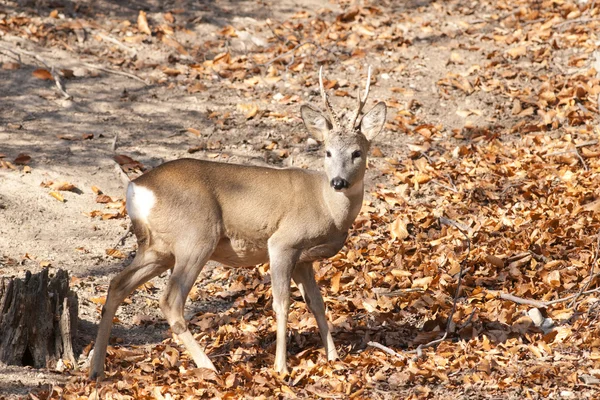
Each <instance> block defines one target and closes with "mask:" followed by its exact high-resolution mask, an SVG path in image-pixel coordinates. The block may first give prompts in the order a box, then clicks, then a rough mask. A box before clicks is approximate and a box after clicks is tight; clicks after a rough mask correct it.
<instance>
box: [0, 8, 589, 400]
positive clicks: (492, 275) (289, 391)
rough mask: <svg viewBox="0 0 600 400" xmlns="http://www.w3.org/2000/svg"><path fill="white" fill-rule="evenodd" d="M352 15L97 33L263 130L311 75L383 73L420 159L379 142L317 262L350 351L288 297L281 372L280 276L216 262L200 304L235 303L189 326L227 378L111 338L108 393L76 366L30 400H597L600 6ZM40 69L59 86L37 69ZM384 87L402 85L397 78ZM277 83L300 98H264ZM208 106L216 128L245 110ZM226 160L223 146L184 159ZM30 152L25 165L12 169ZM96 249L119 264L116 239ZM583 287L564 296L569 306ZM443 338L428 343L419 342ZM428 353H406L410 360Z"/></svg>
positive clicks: (200, 288) (66, 27)
mask: <svg viewBox="0 0 600 400" xmlns="http://www.w3.org/2000/svg"><path fill="white" fill-rule="evenodd" d="M340 4H341V6H342V10H343V11H342V12H340V13H338V12H334V11H332V10H331V9H329V8H328V7H327V6H326V7H324V8H322V9H319V10H314V11H299V12H297V13H296V14H295V15H293V16H292V17H291V18H289V19H288V20H285V21H274V20H271V21H268V22H264V23H259V24H258V25H257V26H254V27H253V28H252V33H250V32H249V30H251V29H250V27H247V28H248V29H246V27H242V26H236V27H234V26H226V27H224V28H222V29H221V30H219V31H218V32H217V34H216V36H215V37H214V38H210V39H206V40H204V41H197V42H186V41H183V40H181V37H183V35H184V34H185V32H186V29H187V28H186V25H185V23H186V22H185V21H184V20H183V19H182V18H180V17H179V13H178V12H176V10H170V12H166V13H162V14H161V15H152V16H149V15H148V14H146V13H145V12H144V11H139V14H138V17H137V20H135V21H133V20H132V21H128V20H123V21H112V23H115V22H116V23H117V24H118V25H113V28H114V26H118V28H114V29H113V28H111V29H106V31H107V32H112V33H118V35H117V37H116V39H115V40H116V41H117V43H118V44H115V43H113V42H112V41H107V42H104V41H102V43H103V45H104V46H109V45H108V44H107V43H109V44H110V43H112V44H115V46H116V47H110V50H107V47H104V50H102V51H105V52H106V54H107V61H108V62H109V63H110V64H112V65H113V66H114V67H118V68H120V69H123V70H127V69H129V70H131V71H132V72H131V73H133V72H135V73H136V74H139V75H140V76H142V77H143V79H144V80H147V81H148V82H151V83H153V84H157V85H164V86H166V87H174V85H179V86H184V87H186V90H187V91H188V92H189V93H198V92H199V93H202V92H203V91H205V90H207V89H206V87H205V86H204V84H203V83H201V82H211V81H213V80H214V79H215V77H216V79H218V80H219V84H220V85H223V86H224V87H228V88H233V89H236V90H240V92H241V93H245V97H246V98H245V99H244V100H243V101H242V102H240V103H239V105H238V107H237V108H236V109H235V111H234V112H236V113H239V114H241V115H242V116H243V118H244V120H247V121H252V122H256V120H259V121H260V120H261V119H273V120H276V121H280V123H290V121H293V120H294V116H293V115H289V114H287V113H286V112H283V113H282V112H280V111H277V112H275V111H271V110H269V108H270V104H271V103H272V102H278V103H281V104H286V105H291V106H292V107H295V108H297V103H300V102H302V101H303V100H306V99H303V98H301V97H299V96H298V95H297V94H296V93H298V94H299V93H300V92H301V91H305V90H312V89H313V88H314V87H315V86H316V80H315V77H314V71H315V70H317V69H318V66H320V65H322V64H325V65H328V64H332V67H331V68H337V67H339V66H340V65H344V66H346V67H352V68H354V69H355V70H357V71H360V70H363V69H364V66H365V65H366V64H367V63H373V64H375V67H376V69H377V71H378V73H377V74H374V75H376V77H375V79H376V80H377V82H378V83H382V86H381V87H382V89H381V93H380V94H381V95H383V99H384V100H385V101H386V103H387V104H388V106H389V107H390V108H391V109H392V110H393V112H392V115H391V116H390V117H389V119H388V123H387V124H386V130H387V131H388V132H389V133H390V134H395V135H404V136H405V137H406V138H407V142H408V143H407V149H408V151H407V152H406V154H404V155H403V156H402V157H401V158H400V156H399V155H398V154H400V153H399V152H398V151H395V149H389V148H384V149H383V150H381V149H379V148H378V153H376V154H374V157H375V160H374V161H373V162H372V164H371V169H372V170H374V171H375V173H376V175H378V181H377V182H378V183H377V184H376V185H373V186H372V187H371V189H370V193H369V195H370V196H369V197H368V198H367V200H365V204H364V206H363V210H362V211H361V215H360V216H359V217H358V219H357V221H356V223H355V226H354V229H353V231H352V232H351V236H350V237H349V239H348V242H347V244H346V246H345V247H344V249H343V250H342V251H341V252H340V253H339V254H337V255H336V256H334V257H332V258H331V259H329V260H325V261H322V262H319V263H315V265H314V267H315V270H316V275H317V279H318V281H319V283H320V285H321V287H322V291H323V292H324V297H325V301H326V304H327V307H328V314H329V317H330V319H331V322H332V324H333V326H334V327H335V329H334V338H335V341H336V344H337V345H338V348H339V350H340V354H341V360H340V361H336V362H330V363H328V362H326V357H325V355H324V354H323V351H322V346H321V344H320V340H319V337H318V333H317V328H316V323H315V321H314V319H313V318H312V316H311V315H310V313H309V312H308V311H307V309H306V307H305V306H304V305H303V304H302V303H301V301H296V302H294V303H293V305H292V307H291V310H290V318H289V321H290V322H289V326H290V337H289V341H290V346H289V347H290V348H289V352H290V353H291V354H290V360H289V362H290V364H291V366H292V373H291V375H290V376H289V377H285V378H282V377H279V376H277V375H276V374H274V373H273V372H272V370H271V366H272V363H273V357H274V337H275V330H274V328H275V325H274V321H275V318H274V314H273V312H272V311H271V308H270V299H271V293H270V284H269V282H270V280H269V276H268V266H261V267H259V268H256V269H248V270H239V271H232V270H225V269H223V268H222V267H218V268H216V269H214V270H213V272H212V277H211V278H210V279H207V280H208V283H206V282H204V283H203V282H202V281H199V282H198V284H197V286H196V288H195V289H194V291H193V292H192V297H193V298H194V299H210V298H219V299H224V300H226V301H229V302H231V304H232V306H231V307H229V308H227V309H225V310H223V311H222V312H205V313H199V314H197V315H195V316H194V317H192V319H191V322H190V324H191V326H193V327H198V328H199V329H196V330H194V332H195V333H196V335H197V339H198V340H199V342H200V343H201V345H202V346H203V347H205V348H206V351H207V353H208V355H209V356H210V357H212V359H213V361H214V362H215V365H216V366H217V368H218V369H219V371H220V372H221V373H220V374H219V375H215V374H214V373H212V372H208V371H206V370H202V369H197V368H195V366H194V364H193V362H192V361H191V360H190V359H189V358H188V355H187V354H186V353H185V352H183V351H182V350H181V347H180V346H179V345H178V344H177V343H175V342H174V341H173V340H172V339H170V338H169V339H165V340H163V341H162V342H161V343H158V344H152V345H150V344H148V345H146V346H122V345H115V346H112V347H111V348H110V349H109V352H108V357H107V379H106V381H105V382H102V383H95V382H88V381H87V380H86V377H85V373H86V371H85V370H81V371H78V370H73V369H67V370H65V371H64V372H63V373H64V374H66V375H68V376H71V380H70V381H69V382H68V383H67V384H64V385H59V386H55V387H53V388H52V389H51V391H48V390H46V391H44V390H40V391H38V392H36V394H35V396H36V397H37V398H40V399H46V398H64V399H76V398H77V399H79V398H165V399H166V398H265V399H266V398H273V397H277V398H295V397H301V398H302V397H318V398H365V399H366V398H369V399H371V398H398V397H401V398H406V399H412V398H414V399H416V398H448V397H450V396H456V395H459V396H465V397H466V398H497V397H498V396H504V397H505V398H550V397H553V398H558V397H562V398H583V397H586V396H588V397H589V396H591V395H592V394H594V393H597V392H598V389H597V385H598V383H599V382H600V372H599V371H600V352H599V351H598V347H599V342H598V338H597V336H598V332H599V329H600V323H599V318H598V312H599V310H598V302H599V300H598V297H597V293H596V292H594V289H595V288H596V287H598V286H597V285H598V284H599V283H600V282H599V279H598V275H597V273H595V272H594V268H593V266H594V265H595V263H597V261H598V252H599V251H600V249H598V244H597V243H598V242H597V239H596V238H597V237H598V232H599V231H600V219H599V217H598V212H599V210H600V206H598V204H600V193H599V192H598V189H597V188H598V187H599V186H600V185H599V183H600V175H599V171H600V163H599V161H598V156H599V155H600V146H599V145H598V134H599V133H600V132H599V131H598V127H597V122H598V96H599V94H600V79H599V75H598V74H599V72H600V68H599V66H598V62H597V60H598V59H600V57H599V56H598V54H597V50H596V47H597V41H598V37H597V34H596V32H597V30H598V25H599V24H600V22H599V21H598V19H599V18H598V14H599V13H600V10H598V9H597V7H595V3H594V2H570V1H544V2H542V3H540V2H531V1H520V2H518V3H517V4H515V3H514V2H508V1H500V2H487V1H483V2H478V3H473V4H469V5H467V4H464V3H462V2H458V1H450V2H444V3H431V4H429V5H426V6H420V7H416V8H415V9H410V8H406V7H393V6H392V5H391V4H387V3H382V4H378V3H376V2H373V3H369V2H367V3H364V4H363V5H361V6H353V7H348V6H347V3H346V2H340ZM57 15H58V14H57ZM440 15H444V16H445V17H444V18H441V17H440V18H432V16H440ZM103 23H105V22H102V21H98V22H97V23H95V24H92V23H91V22H90V21H85V19H81V20H77V21H74V20H71V19H70V18H65V19H60V18H56V15H55V16H53V15H52V13H51V14H50V15H49V16H44V17H41V16H22V15H19V16H17V15H12V14H7V15H6V16H5V17H3V19H2V20H1V23H0V29H1V30H2V31H4V32H10V33H11V34H13V35H17V36H21V37H24V38H27V39H35V40H38V41H40V40H41V41H43V42H45V43H47V44H50V45H56V43H58V41H59V40H66V43H67V44H68V45H69V46H71V45H74V44H75V43H76V42H77V41H79V40H80V35H78V32H79V31H80V30H81V29H82V27H83V26H84V25H85V26H96V29H100V28H103V29H105V28H108V27H107V26H106V27H102V24H103ZM98 25H99V26H98ZM253 35H254V36H253ZM435 37H443V38H444V39H445V40H444V42H443V43H442V44H440V43H435V46H438V47H439V48H440V57H446V59H445V60H443V63H444V73H442V74H441V75H440V76H439V77H438V78H437V79H436V80H435V82H434V83H435V85H434V87H433V88H431V89H429V88H427V89H423V88H419V87H418V85H412V86H411V84H410V83H409V82H410V81H411V79H410V77H411V75H410V74H411V73H416V74H418V73H420V72H419V71H424V70H425V69H426V67H427V65H426V64H421V63H424V62H425V61H426V60H421V59H419V58H418V56H417V55H415V59H414V62H413V60H410V59H407V58H405V56H403V54H411V53H410V51H411V49H414V48H417V46H419V42H421V41H434V40H435ZM154 39H156V41H155V40H154ZM93 40H96V39H93ZM150 42H151V45H152V46H166V47H168V48H171V49H173V50H174V51H175V52H174V53H173V56H172V57H171V62H170V63H169V64H168V65H155V66H152V65H143V62H142V63H140V62H139V60H138V61H136V60H135V59H134V57H132V54H134V53H137V52H138V51H139V50H140V49H142V48H144V46H146V45H147V44H146V43H150ZM230 45H231V46H230ZM234 45H240V46H241V47H240V48H243V49H244V51H240V50H236V47H235V46H234ZM130 50H133V51H130ZM404 52H405V53H404ZM5 69H6V70H8V71H10V70H15V71H16V70H18V68H13V67H12V66H7V67H6V68H5ZM409 71H410V72H409ZM421 73H422V72H421ZM32 75H33V76H34V77H35V78H37V79H38V80H53V79H54V78H53V76H52V74H51V73H50V72H49V71H48V70H47V69H36V70H34V71H33V72H32ZM136 76H137V75H136ZM339 76H343V74H339ZM386 76H387V78H386ZM390 76H394V77H395V79H396V80H393V81H391V82H390V83H389V85H387V86H386V85H385V82H384V81H385V80H386V79H390ZM282 81H284V82H285V83H286V85H288V90H289V92H286V93H284V94H280V95H279V96H276V95H273V94H272V88H273V87H279V86H275V85H278V84H279V83H280V82H282ZM357 81H358V80H357ZM325 83H326V85H327V87H328V88H330V89H332V90H334V91H335V93H336V95H337V96H338V97H341V98H345V97H352V93H353V92H354V90H355V88H356V86H357V85H356V84H355V83H354V81H350V82H348V81H345V82H344V81H342V79H341V78H340V79H339V80H333V79H332V80H331V81H326V82H325ZM385 87H388V90H384V89H385ZM420 90H427V91H429V90H433V91H434V94H433V96H435V97H437V100H436V101H439V102H440V104H441V103H448V104H453V105H459V104H460V106H457V107H456V109H455V110H454V111H453V112H452V114H454V115H453V117H452V118H456V119H455V120H452V121H447V122H446V121H444V120H440V119H439V118H436V115H435V112H432V113H431V116H430V115H428V113H426V112H423V111H422V110H423V109H424V108H429V109H431V105H428V104H425V105H423V104H422V103H420V102H421V101H423V100H418V99H417V95H418V92H419V91H420ZM294 96H296V97H294ZM386 96H387V97H386ZM491 98H493V102H492V101H491V100H490V99H491ZM419 99H421V97H419ZM470 99H476V100H477V101H474V102H473V104H470V102H469V100H470ZM491 105H493V106H491ZM294 110H295V109H294ZM295 111H297V110H295ZM295 111H294V112H295ZM208 114H209V115H208V118H209V119H211V120H214V123H215V124H216V125H218V126H221V127H226V126H228V125H230V124H231V119H232V118H233V116H231V115H230V114H229V113H223V112H220V111H215V112H210V113H208ZM294 115H295V114H294ZM187 131H188V132H189V133H192V134H193V135H196V136H199V135H200V132H201V131H200V130H198V129H196V128H188V129H187ZM64 139H65V140H72V139H71V138H70V137H69V138H66V137H65V138H64ZM220 148H221V145H220V144H219V143H218V141H213V142H212V143H207V144H206V145H203V146H198V149H195V150H193V151H192V149H190V152H195V151H203V150H205V149H211V150H219V149H220ZM264 150H265V151H271V152H276V153H275V154H279V157H280V158H285V157H287V156H288V154H286V153H285V152H283V153H282V152H279V153H277V151H280V150H281V149H279V143H278V141H275V140H273V141H270V142H269V143H268V144H266V145H265V146H264ZM288 153H289V152H288ZM211 154H214V157H218V156H219V154H217V153H211ZM211 154H209V155H208V157H209V158H210V157H212V155H211ZM384 154H389V156H387V157H386V156H385V155H384ZM30 160H31V157H30V156H29V155H26V154H21V155H19V156H17V158H16V159H15V162H14V164H16V165H25V166H26V164H29V163H30ZM34 160H35V158H34ZM115 160H116V161H117V162H118V163H119V164H120V165H121V166H122V167H123V168H124V169H125V170H128V171H130V170H131V171H133V170H135V171H141V170H144V168H145V166H144V165H143V164H142V163H140V162H139V161H136V160H134V159H133V158H131V157H129V156H127V155H124V154H122V155H121V154H119V155H116V156H115ZM0 163H1V164H0V167H1V168H3V169H10V170H13V169H16V168H15V167H14V165H13V164H12V163H10V162H8V161H5V160H2V159H0ZM44 186H46V187H49V188H50V189H51V190H52V191H51V192H50V195H51V196H53V197H54V198H56V199H57V200H60V201H64V196H63V195H62V194H61V193H60V192H61V191H71V190H73V189H74V188H75V187H74V186H73V185H71V184H69V183H68V182H56V183H51V182H46V183H45V184H44ZM71 186H72V187H71ZM93 192H94V194H95V195H96V196H97V197H96V202H97V203H98V204H102V205H104V206H103V207H104V209H103V210H94V211H91V212H90V213H89V215H90V216H91V217H99V218H101V219H103V220H108V219H117V218H124V217H125V216H126V211H125V204H124V200H122V199H120V198H113V197H111V196H109V195H107V194H104V193H102V191H101V190H100V189H98V188H95V190H93ZM111 210H113V211H111ZM444 219H445V220H450V221H453V222H454V223H455V224H456V226H458V227H461V229H456V227H455V226H451V225H448V224H444V223H442V222H441V221H443V220H444ZM465 234H466V235H467V239H468V240H465V237H464V235H465ZM467 245H470V246H471V248H470V253H469V257H468V259H466V261H465V263H464V269H465V271H464V274H463V275H462V280H461V281H460V285H459V280H458V278H459V273H460V271H461V268H462V266H463V264H462V263H463V261H464V260H465V258H464V255H465V252H466V248H467ZM106 254H107V255H108V256H111V257H115V258H120V259H122V258H126V257H127V256H126V254H125V253H124V252H122V251H120V250H118V249H115V248H110V249H106ZM590 273H592V274H591V275H590ZM459 286H460V287H459ZM96 290H97V292H96V293H93V297H91V301H92V302H93V303H95V304H97V305H100V304H101V303H102V302H103V301H104V300H103V297H102V295H103V294H105V290H104V291H100V290H98V289H96ZM583 293H587V294H583ZM577 294H580V296H576V298H575V303H573V304H571V305H569V302H567V301H562V299H563V298H566V297H569V296H573V295H577ZM292 296H293V297H294V299H295V300H297V299H298V298H299V296H298V293H297V292H296V293H293V294H292ZM454 299H457V301H453V300H454ZM523 299H525V300H527V301H530V302H529V303H527V302H526V301H522V300H523ZM557 299H558V300H559V301H556V300H557ZM194 301H195V300H194ZM454 308H455V310H454ZM450 315H452V319H451V320H449V316H450ZM150 323H152V322H150ZM445 334H447V337H446V340H444V341H441V342H440V343H439V344H437V345H436V346H430V347H423V348H421V347H419V345H423V344H427V343H429V342H431V341H433V340H436V339H440V338H442V337H445ZM369 342H371V343H377V344H379V345H380V348H377V347H370V346H367V343H369ZM417 348H418V349H420V350H419V352H418V353H417V355H416V356H413V354H410V353H409V352H410V351H414V350H415V349H417ZM382 349H383V350H382ZM386 349H388V350H390V349H392V350H393V351H392V352H389V351H386Z"/></svg>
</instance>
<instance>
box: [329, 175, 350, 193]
mask: <svg viewBox="0 0 600 400" xmlns="http://www.w3.org/2000/svg"><path fill="white" fill-rule="evenodd" d="M348 186H350V184H349V183H348V181H347V180H345V179H343V178H340V177H339V176H338V177H336V178H333V179H332V180H331V187H332V188H334V189H335V190H342V189H347V188H348Z"/></svg>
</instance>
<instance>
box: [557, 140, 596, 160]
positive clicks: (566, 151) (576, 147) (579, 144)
mask: <svg viewBox="0 0 600 400" xmlns="http://www.w3.org/2000/svg"><path fill="white" fill-rule="evenodd" d="M595 144H598V141H597V140H590V141H589V142H583V143H578V144H576V145H575V148H573V149H569V150H561V151H555V152H554V153H548V154H545V156H546V157H552V156H560V155H563V154H569V153H575V152H576V151H577V150H576V149H580V148H582V147H588V146H593V145H595Z"/></svg>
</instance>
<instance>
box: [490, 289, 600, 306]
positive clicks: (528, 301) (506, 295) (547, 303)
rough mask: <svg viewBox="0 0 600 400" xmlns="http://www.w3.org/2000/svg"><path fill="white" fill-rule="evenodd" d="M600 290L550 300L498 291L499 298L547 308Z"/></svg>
mask: <svg viewBox="0 0 600 400" xmlns="http://www.w3.org/2000/svg"><path fill="white" fill-rule="evenodd" d="M598 292H600V287H597V288H595V289H591V290H586V291H584V292H581V293H576V294H573V295H570V296H567V297H562V298H560V299H555V300H549V301H542V300H534V299H525V298H523V297H518V296H515V295H512V294H509V293H496V294H497V296H498V298H500V299H502V300H508V301H512V302H513V303H516V304H522V305H528V306H534V307H536V308H546V307H548V306H551V305H553V304H557V303H564V302H565V301H569V300H571V299H574V298H575V297H578V296H585V295H588V294H592V293H598ZM490 293H494V292H492V291H490Z"/></svg>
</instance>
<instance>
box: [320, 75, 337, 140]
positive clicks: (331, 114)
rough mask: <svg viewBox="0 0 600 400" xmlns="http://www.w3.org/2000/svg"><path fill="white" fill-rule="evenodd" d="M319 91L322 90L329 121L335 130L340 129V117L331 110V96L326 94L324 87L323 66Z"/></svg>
mask: <svg viewBox="0 0 600 400" xmlns="http://www.w3.org/2000/svg"><path fill="white" fill-rule="evenodd" d="M319 89H320V90H321V97H323V103H325V109H326V110H327V113H328V114H329V119H330V120H331V123H332V124H333V128H334V129H335V128H338V127H339V126H340V120H339V118H338V116H337V115H336V114H335V113H334V112H333V108H331V103H330V102H329V96H327V93H326V92H325V87H324V86H323V66H321V68H320V69H319Z"/></svg>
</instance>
